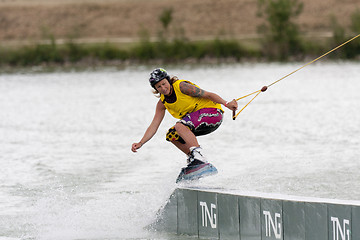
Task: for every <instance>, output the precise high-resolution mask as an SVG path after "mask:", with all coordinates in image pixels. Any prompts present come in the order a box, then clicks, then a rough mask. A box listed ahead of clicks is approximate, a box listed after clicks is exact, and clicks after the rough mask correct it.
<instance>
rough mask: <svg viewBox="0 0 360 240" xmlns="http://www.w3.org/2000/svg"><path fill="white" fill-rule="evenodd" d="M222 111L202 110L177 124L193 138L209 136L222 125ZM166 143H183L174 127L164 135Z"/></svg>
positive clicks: (187, 116) (189, 114) (214, 109)
mask: <svg viewBox="0 0 360 240" xmlns="http://www.w3.org/2000/svg"><path fill="white" fill-rule="evenodd" d="M222 119H223V111H222V110H220V109H217V108H203V109H200V110H198V111H196V112H193V113H188V114H186V115H185V117H184V118H183V119H181V120H180V121H179V122H181V123H182V124H184V125H185V126H187V127H188V128H189V129H190V130H191V131H192V132H193V133H194V134H195V136H201V135H205V134H209V133H211V132H213V131H215V130H216V129H217V128H218V127H219V126H220V125H221V123H222ZM166 140H167V141H179V142H181V143H185V141H184V140H183V139H182V138H181V137H180V136H179V134H178V133H177V132H176V130H175V127H172V128H170V129H169V131H168V132H167V134H166Z"/></svg>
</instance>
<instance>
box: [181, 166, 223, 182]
mask: <svg viewBox="0 0 360 240" xmlns="http://www.w3.org/2000/svg"><path fill="white" fill-rule="evenodd" d="M217 173H218V171H217V169H216V167H215V166H214V165H212V164H211V163H201V164H197V165H189V166H187V167H184V168H182V169H181V172H180V174H179V176H178V177H177V179H176V183H180V182H185V181H194V180H198V179H200V178H203V177H206V176H211V175H215V174H217Z"/></svg>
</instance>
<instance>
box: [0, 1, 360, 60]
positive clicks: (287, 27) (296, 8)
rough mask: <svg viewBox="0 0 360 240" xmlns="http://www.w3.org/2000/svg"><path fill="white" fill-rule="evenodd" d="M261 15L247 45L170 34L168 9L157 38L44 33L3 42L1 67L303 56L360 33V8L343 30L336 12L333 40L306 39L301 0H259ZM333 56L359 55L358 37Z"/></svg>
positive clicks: (144, 33) (142, 33) (170, 11)
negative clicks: (114, 40)
mask: <svg viewBox="0 0 360 240" xmlns="http://www.w3.org/2000/svg"><path fill="white" fill-rule="evenodd" d="M258 1H259V16H261V17H263V18H265V20H266V22H265V24H263V25H262V26H260V27H259V31H260V32H261V34H262V38H261V39H258V40H256V41H257V43H256V42H255V44H254V41H252V43H251V45H249V44H248V45H246V44H245V42H244V41H242V42H241V41H238V40H236V39H230V40H229V39H222V38H216V39H214V40H210V41H189V40H188V39H187V38H186V36H185V33H184V30H183V29H175V32H174V34H173V35H174V36H175V37H172V38H170V37H171V36H172V35H171V28H170V27H171V23H172V19H173V17H172V14H173V9H165V10H163V12H162V13H161V14H160V16H159V21H160V22H161V24H162V29H161V30H160V31H159V32H158V39H157V41H151V40H150V37H149V34H148V32H147V30H146V29H142V30H141V31H140V34H139V35H140V39H141V40H140V42H138V43H133V44H131V45H129V46H127V47H126V48H125V47H124V46H118V45H116V44H111V43H99V44H79V43H75V42H74V41H73V40H72V39H70V40H68V42H67V43H65V44H57V43H56V40H55V38H54V37H53V36H51V34H48V33H47V34H46V36H47V38H48V39H49V42H50V43H49V44H36V45H32V46H22V47H13V48H11V49H8V48H4V47H2V48H1V47H0V56H1V57H0V66H5V65H6V66H34V65H44V64H45V65H52V64H54V65H63V64H69V63H70V64H75V63H83V64H87V65H89V64H90V65H91V64H93V63H96V64H98V63H108V62H112V61H117V62H125V61H130V62H131V61H132V62H136V63H139V62H142V63H146V62H150V61H157V62H159V61H161V62H167V63H169V62H172V63H176V62H183V61H184V60H191V61H197V62H201V61H206V60H208V59H212V60H214V59H215V60H217V61H218V62H222V61H224V60H231V61H242V60H244V59H246V60H248V59H254V60H266V59H267V60H276V61H285V60H288V59H299V60H300V59H303V58H304V57H306V56H310V57H315V56H319V55H320V54H322V53H325V51H328V50H330V49H332V48H334V47H336V46H338V45H339V44H341V43H343V42H345V41H346V40H348V39H349V38H350V37H349V36H356V35H357V34H359V33H360V24H359V23H360V10H359V9H357V10H356V11H355V12H354V13H353V14H352V15H351V22H352V24H351V26H350V28H349V29H345V28H344V27H342V26H340V25H339V24H338V23H337V21H336V19H335V18H334V17H332V18H331V20H330V21H331V26H332V29H333V37H332V38H331V39H330V41H328V42H325V41H323V42H322V43H321V44H320V43H318V41H316V40H313V41H309V40H307V41H306V40H304V39H303V38H302V37H301V33H300V30H299V27H298V26H297V25H296V24H295V20H294V19H295V18H296V17H297V16H298V15H299V14H301V12H302V9H303V4H302V3H300V2H298V0H258ZM331 56H332V57H333V58H342V59H356V58H359V56H360V38H359V39H356V40H355V41H353V42H351V43H349V44H348V45H346V46H344V47H343V48H341V49H340V50H338V51H336V52H335V54H332V55H331Z"/></svg>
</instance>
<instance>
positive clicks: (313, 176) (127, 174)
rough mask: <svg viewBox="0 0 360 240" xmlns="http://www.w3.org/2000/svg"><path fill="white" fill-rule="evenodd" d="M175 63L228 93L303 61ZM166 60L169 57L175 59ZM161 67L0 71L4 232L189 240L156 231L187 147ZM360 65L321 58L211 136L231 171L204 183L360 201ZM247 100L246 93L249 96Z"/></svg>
mask: <svg viewBox="0 0 360 240" xmlns="http://www.w3.org/2000/svg"><path fill="white" fill-rule="evenodd" d="M301 65H302V63H297V64H283V65H280V64H254V65H250V64H242V65H224V66H217V67H210V66H207V67H204V66H197V67H181V68H180V67H168V69H167V70H168V71H169V72H170V73H171V74H174V75H177V76H179V77H180V78H184V79H188V80H191V81H194V82H196V83H197V84H198V85H200V86H201V87H203V88H204V89H206V90H209V91H214V92H217V93H218V94H220V95H221V96H223V97H224V98H225V99H227V100H231V99H232V98H238V97H241V96H243V95H245V94H247V93H250V92H253V91H255V90H258V89H260V88H261V87H262V86H263V85H267V84H270V83H271V82H273V81H275V80H277V79H279V78H281V77H282V76H284V75H286V74H288V73H290V72H291V71H293V70H295V69H296V68H298V67H300V66H301ZM165 67H166V66H165ZM151 70H152V68H147V67H139V68H129V69H125V70H121V71H120V70H119V71H118V70H116V69H104V70H98V71H84V72H55V73H22V74H20V73H19V74H2V75H0V110H1V111H0V166H1V174H0V239H1V240H5V239H6V240H14V239H40V240H42V239H44V240H45V239H46V240H53V239H54V240H55V239H59V240H60V239H61V240H67V239H69V240H70V239H84V240H85V239H100V240H104V239H116V240H119V239H184V238H180V237H176V236H172V235H164V234H160V233H154V232H151V231H147V230H146V229H145V227H146V226H147V225H148V224H150V223H152V221H154V218H155V215H156V212H157V210H158V209H159V208H160V207H161V205H162V204H163V203H164V202H165V201H166V200H167V198H168V197H169V195H170V194H171V192H172V191H173V190H174V189H175V188H176V185H175V183H174V182H175V179H176V177H177V175H178V173H179V170H180V168H181V167H182V166H183V165H184V164H185V157H184V156H183V155H182V154H181V153H180V152H179V151H177V150H176V149H175V147H173V146H172V145H171V144H170V143H168V142H166V141H165V138H164V135H165V133H166V131H167V129H168V128H169V127H171V126H172V125H173V124H174V122H175V120H174V119H173V118H172V117H171V116H170V115H169V114H167V115H166V117H165V119H164V122H163V124H162V125H161V126H160V128H159V130H158V134H157V135H155V136H154V138H153V139H152V140H151V141H150V142H148V143H147V144H146V145H144V146H143V148H141V149H140V150H139V152H138V153H136V154H134V153H132V152H131V151H130V147H131V144H132V143H133V142H136V141H138V140H140V138H141V137H142V135H143V133H144V131H145V130H146V128H147V126H148V124H149V123H150V121H151V119H152V117H153V114H154V107H155V104H156V102H157V101H158V100H157V99H156V98H155V97H154V96H152V93H151V89H150V87H149V86H148V84H147V77H148V73H149V72H150V71H151ZM359 79H360V64H359V63H343V62H337V63H321V64H312V65H310V66H308V67H306V68H305V69H303V70H301V71H299V72H297V73H295V74H294V75H292V76H291V77H289V78H286V79H285V80H283V81H281V82H279V83H277V84H275V85H274V86H272V87H271V88H269V90H268V91H267V92H265V93H262V94H260V95H259V97H258V98H257V99H256V100H254V102H253V103H251V104H250V105H249V106H248V107H247V108H246V109H245V110H244V112H242V113H241V114H240V115H239V117H238V119H237V120H236V121H233V120H231V113H230V111H226V115H225V120H224V122H223V125H222V126H221V127H220V128H219V129H218V130H217V131H216V132H214V133H213V134H211V135H208V136H206V137H200V138H199V141H200V144H201V145H202V146H203V148H204V150H205V151H206V153H207V157H208V158H209V160H211V162H212V163H213V164H214V165H215V166H217V168H218V170H219V174H218V175H217V176H215V177H209V178H206V179H203V180H202V181H200V182H199V183H197V185H200V186H202V187H216V188H226V189H227V188H229V189H236V190H239V191H251V192H265V193H276V194H289V195H298V196H307V197H324V198H335V199H350V200H360V192H359V191H358V189H359V187H360V181H359V180H360V178H359V176H360V175H359V174H358V171H359V166H360V163H359V161H358V159H359V143H360V140H359V139H360V138H359V134H360V125H359V122H360V113H359V112H358V109H359V107H360V94H359V93H358V89H360V81H359ZM247 100H250V99H245V100H241V101H239V104H240V105H241V106H243V105H244V104H246V101H247Z"/></svg>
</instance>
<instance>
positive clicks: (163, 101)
mask: <svg viewBox="0 0 360 240" xmlns="http://www.w3.org/2000/svg"><path fill="white" fill-rule="evenodd" d="M149 82H150V85H151V86H152V87H153V88H154V89H155V93H158V94H160V100H159V101H158V103H157V105H156V111H155V115H154V118H153V120H152V122H151V124H150V126H149V127H148V128H147V130H146V132H145V134H144V136H143V137H142V139H141V140H140V142H138V143H133V144H132V148H131V150H132V151H133V152H136V151H137V149H139V148H141V147H142V146H143V145H144V144H145V143H146V142H147V141H149V140H150V139H151V138H152V137H153V136H154V135H155V133H156V132H157V129H158V128H159V126H160V123H161V122H162V120H163V118H164V115H165V110H168V111H169V113H170V114H171V115H172V116H173V117H175V118H178V119H180V120H179V121H178V122H176V124H175V126H173V127H172V128H170V129H169V131H168V132H167V134H166V140H167V141H170V142H171V143H173V144H174V145H175V146H176V147H177V148H179V149H180V150H181V151H182V152H184V153H185V154H186V155H187V156H188V159H187V163H188V165H187V167H184V168H182V170H181V172H180V175H179V177H178V179H177V181H176V182H179V181H181V180H192V179H196V178H199V177H201V176H204V175H210V174H215V173H217V170H216V168H215V167H214V166H213V165H211V164H210V163H208V162H207V160H206V159H205V157H204V155H203V153H202V149H201V147H200V145H199V143H198V141H197V139H196V136H201V135H205V134H209V133H211V132H213V131H215V130H216V129H217V128H218V127H219V126H220V124H221V123H222V118H223V113H224V111H223V110H222V108H221V104H222V105H224V106H225V107H227V108H229V109H230V110H233V111H235V110H236V109H237V107H238V105H237V102H236V101H235V100H232V101H231V102H226V101H225V100H224V99H222V98H221V97H220V96H219V95H217V94H215V93H212V92H208V91H205V90H203V89H201V88H199V87H198V86H197V85H195V84H193V83H191V82H189V81H186V80H178V79H177V77H172V78H170V76H169V74H168V73H167V72H166V71H165V70H164V69H162V68H157V69H155V70H154V71H152V72H151V74H150V79H149Z"/></svg>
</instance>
